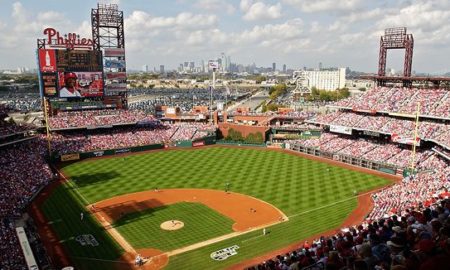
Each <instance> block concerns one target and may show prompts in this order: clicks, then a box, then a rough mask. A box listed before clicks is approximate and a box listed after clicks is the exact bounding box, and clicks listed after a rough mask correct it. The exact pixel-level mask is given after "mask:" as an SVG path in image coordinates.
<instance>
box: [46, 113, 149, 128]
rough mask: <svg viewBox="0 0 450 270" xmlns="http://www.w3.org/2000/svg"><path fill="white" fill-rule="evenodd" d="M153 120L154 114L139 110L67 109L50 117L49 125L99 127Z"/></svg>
mask: <svg viewBox="0 0 450 270" xmlns="http://www.w3.org/2000/svg"><path fill="white" fill-rule="evenodd" d="M153 120H155V118H154V116H153V115H149V114H146V113H144V112H143V111H139V110H93V111H66V112H59V113H58V114H57V115H55V116H52V117H50V118H49V126H50V128H52V129H61V128H74V127H99V126H109V125H117V124H129V123H137V122H140V121H153Z"/></svg>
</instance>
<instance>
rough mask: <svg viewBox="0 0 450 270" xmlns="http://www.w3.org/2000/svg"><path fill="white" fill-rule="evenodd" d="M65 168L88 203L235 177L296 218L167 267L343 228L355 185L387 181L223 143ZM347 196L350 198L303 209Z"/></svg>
mask: <svg viewBox="0 0 450 270" xmlns="http://www.w3.org/2000/svg"><path fill="white" fill-rule="evenodd" d="M64 172H65V173H66V175H68V176H69V177H70V178H71V179H72V180H74V183H75V184H74V185H75V186H76V187H77V189H78V191H79V192H80V193H81V194H83V196H84V197H86V198H87V200H88V201H89V202H90V203H93V202H95V201H99V200H103V199H107V198H110V197H113V196H117V195H121V194H126V193H131V192H138V191H142V190H149V189H153V188H155V187H158V188H159V189H164V188H209V189H219V190H223V188H224V185H225V183H227V182H230V183H231V191H233V192H239V193H243V194H247V195H250V196H253V197H256V198H259V199H261V200H264V201H266V202H268V203H271V204H273V205H275V206H276V207H278V208H279V209H280V210H282V211H283V212H284V213H285V214H287V215H288V216H293V217H291V218H290V221H289V222H286V223H283V224H280V225H276V226H273V227H271V228H270V230H271V231H272V232H271V233H270V234H269V236H268V237H260V235H261V232H254V233H250V234H246V235H243V236H240V237H237V238H233V239H229V240H226V241H223V242H220V243H217V244H214V245H211V246H207V247H204V248H201V249H198V250H194V251H191V252H188V253H184V254H180V255H178V256H175V257H171V259H170V261H169V265H168V268H169V269H175V268H178V269H179V268H180V267H182V268H183V269H222V268H224V267H226V266H229V265H232V264H233V263H236V262H239V261H242V260H244V259H248V258H251V257H255V256H257V255H261V254H263V253H265V252H267V251H270V250H274V249H277V248H281V247H283V246H286V245H287V244H289V243H293V242H295V241H298V240H300V239H303V238H305V237H307V236H310V235H312V234H314V233H319V232H321V231H325V230H328V229H331V228H334V227H337V226H339V225H340V223H341V222H342V220H343V219H344V218H345V217H346V216H347V215H348V214H349V213H350V212H351V211H352V210H353V209H354V208H355V207H356V199H355V198H352V197H353V191H354V190H356V191H358V192H362V191H365V190H368V189H373V188H375V187H380V186H383V185H386V184H387V183H388V182H389V181H388V180H386V179H383V178H381V177H377V176H373V175H368V174H363V173H360V172H356V171H351V170H348V169H344V168H340V167H337V166H330V165H328V164H325V163H320V162H317V161H313V160H309V159H305V158H301V157H298V156H294V155H289V154H285V153H280V152H275V151H265V150H259V149H242V148H221V147H216V148H203V149H196V150H187V151H186V150H175V151H159V152H154V153H149V154H142V155H135V156H128V157H126V158H123V157H115V158H109V159H100V160H87V161H82V162H78V163H74V164H71V165H69V166H66V167H65V168H64ZM49 200H53V196H52V197H51V198H50V199H49ZM341 200H345V201H343V202H341V203H339V204H336V205H332V206H330V207H329V208H325V209H320V210H317V211H313V212H309V213H304V214H301V215H297V214H298V213H303V212H305V211H307V210H310V209H315V208H318V207H322V206H324V205H331V204H333V203H335V202H337V201H341ZM78 202H79V203H81V201H79V199H78ZM55 207H56V205H55ZM59 207H61V208H64V209H65V208H71V207H75V206H72V205H64V206H59ZM76 207H79V206H76ZM50 220H53V219H52V218H50ZM58 233H59V232H58ZM62 238H63V239H64V237H62ZM248 239H250V240H248ZM234 244H238V245H239V246H240V249H239V250H238V254H237V255H235V256H232V257H230V258H229V259H227V260H225V261H222V262H216V261H213V260H212V259H210V258H209V254H210V253H211V252H213V251H216V250H218V249H221V248H225V247H229V246H231V245H234ZM149 247H151V246H149ZM80 253H82V252H80ZM77 254H78V253H77ZM87 257H89V256H87ZM117 257H119V255H117ZM83 269H87V268H83ZM89 269H91V268H89ZM92 269H107V268H101V267H97V268H92Z"/></svg>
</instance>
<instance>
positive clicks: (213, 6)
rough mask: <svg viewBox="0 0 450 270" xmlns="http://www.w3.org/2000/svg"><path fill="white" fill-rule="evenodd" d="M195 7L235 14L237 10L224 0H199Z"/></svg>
mask: <svg viewBox="0 0 450 270" xmlns="http://www.w3.org/2000/svg"><path fill="white" fill-rule="evenodd" d="M194 7H195V8H197V9H201V10H206V11H213V12H226V13H227V14H233V13H234V12H235V11H236V8H235V7H234V6H233V5H232V4H230V3H227V2H226V1H222V0H197V2H195V4H194Z"/></svg>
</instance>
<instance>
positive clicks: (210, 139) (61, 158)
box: [52, 136, 216, 162]
mask: <svg viewBox="0 0 450 270" xmlns="http://www.w3.org/2000/svg"><path fill="white" fill-rule="evenodd" d="M211 144H216V137H215V136H206V137H203V138H201V139H196V140H193V141H191V140H185V141H176V142H174V143H173V144H171V146H175V147H199V146H203V145H211ZM166 147H167V145H166V144H163V143H157V144H150V145H142V146H135V147H125V148H119V149H106V150H98V151H91V152H82V153H71V154H64V155H54V156H53V158H52V159H53V161H56V162H67V161H76V160H83V159H87V158H94V157H103V156H114V155H118V154H124V153H136V152H143V151H150V150H157V149H163V148H166Z"/></svg>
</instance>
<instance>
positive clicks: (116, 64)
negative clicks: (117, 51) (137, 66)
mask: <svg viewBox="0 0 450 270" xmlns="http://www.w3.org/2000/svg"><path fill="white" fill-rule="evenodd" d="M125 67H126V64H125V60H118V59H105V68H125Z"/></svg>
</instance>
